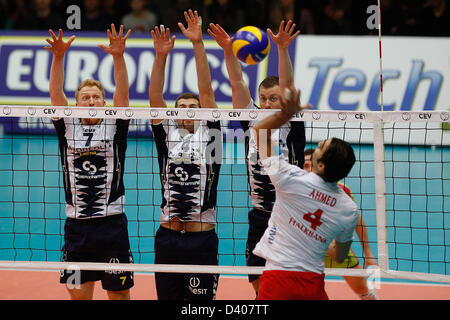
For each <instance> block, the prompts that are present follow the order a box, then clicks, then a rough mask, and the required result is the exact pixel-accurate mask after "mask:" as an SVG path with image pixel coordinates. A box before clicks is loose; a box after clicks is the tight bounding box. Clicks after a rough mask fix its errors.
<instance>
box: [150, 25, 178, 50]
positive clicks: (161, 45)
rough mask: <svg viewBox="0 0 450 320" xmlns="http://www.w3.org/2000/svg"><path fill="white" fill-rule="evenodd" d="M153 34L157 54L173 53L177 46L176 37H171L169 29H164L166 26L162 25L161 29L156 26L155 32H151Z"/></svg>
mask: <svg viewBox="0 0 450 320" xmlns="http://www.w3.org/2000/svg"><path fill="white" fill-rule="evenodd" d="M151 34H152V38H153V47H154V49H155V52H156V54H163V55H167V54H169V52H170V51H172V49H173V47H174V45H175V36H172V37H170V29H169V28H167V29H166V28H164V25H161V26H160V27H158V26H155V28H154V30H152V31H151Z"/></svg>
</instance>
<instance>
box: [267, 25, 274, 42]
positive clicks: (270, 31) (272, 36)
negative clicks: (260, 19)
mask: <svg viewBox="0 0 450 320" xmlns="http://www.w3.org/2000/svg"><path fill="white" fill-rule="evenodd" d="M266 31H267V33H268V34H269V36H270V37H271V38H272V40H273V41H274V42H275V35H274V34H273V32H272V30H271V29H270V28H267V30H266Z"/></svg>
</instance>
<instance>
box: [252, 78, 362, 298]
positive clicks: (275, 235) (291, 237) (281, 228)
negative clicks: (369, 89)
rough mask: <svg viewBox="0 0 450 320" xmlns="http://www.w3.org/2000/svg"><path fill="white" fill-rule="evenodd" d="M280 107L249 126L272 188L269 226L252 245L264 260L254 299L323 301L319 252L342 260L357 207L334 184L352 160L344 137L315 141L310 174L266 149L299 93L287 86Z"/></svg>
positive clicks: (297, 103)
mask: <svg viewBox="0 0 450 320" xmlns="http://www.w3.org/2000/svg"><path fill="white" fill-rule="evenodd" d="M289 92H290V97H289V98H288V99H287V100H286V101H284V100H283V101H282V102H281V106H282V109H281V111H279V112H277V113H275V114H273V115H271V116H268V117H267V118H265V119H264V120H262V121H261V122H259V123H258V124H257V125H255V126H254V130H255V133H256V137H257V146H258V150H259V155H260V157H261V159H262V160H261V162H262V164H263V166H264V167H265V168H266V171H267V173H268V174H269V176H270V180H271V181H272V183H273V184H274V186H275V190H276V200H275V204H274V206H273V210H272V215H271V217H270V219H269V225H268V228H267V229H266V231H265V232H264V235H263V237H262V238H261V240H260V241H259V242H258V244H257V245H256V247H255V249H254V253H255V254H256V255H258V256H261V257H263V258H264V259H266V265H265V268H264V272H263V274H262V276H261V278H260V289H259V293H258V299H260V300H266V299H273V300H279V299H281V300H291V299H292V300H301V299H305V300H322V299H323V300H326V299H328V296H327V294H326V292H325V281H324V278H325V275H324V273H323V271H324V258H325V253H326V252H327V251H328V254H329V255H330V256H331V257H332V258H333V259H334V260H336V261H337V262H339V263H342V262H343V261H344V260H345V259H346V258H347V256H348V252H349V249H350V246H351V243H352V239H353V232H354V229H355V226H356V223H357V221H358V208H357V206H356V204H355V202H354V201H352V199H350V197H348V196H347V194H346V193H345V192H344V191H343V190H342V189H341V188H340V187H339V186H338V185H337V182H338V181H339V180H341V179H342V178H344V177H346V176H347V174H348V173H349V172H350V170H351V168H352V167H353V165H354V163H355V155H354V152H353V149H352V147H351V146H350V145H349V144H348V143H347V142H345V141H343V140H340V139H337V138H329V139H327V140H324V141H321V142H320V143H319V144H318V147H317V148H316V149H315V151H314V154H313V156H312V172H311V173H308V172H307V171H305V170H303V169H300V168H299V167H298V166H295V165H292V164H289V163H288V162H287V161H286V160H285V158H284V157H283V156H281V155H279V154H278V153H274V152H273V151H272V139H271V135H270V132H271V130H276V129H278V128H279V127H280V126H281V125H283V124H284V123H285V122H286V121H288V120H289V119H290V118H291V117H292V116H293V114H294V113H295V112H297V111H300V110H301V109H302V108H301V107H300V99H299V96H300V94H299V92H298V91H296V90H295V88H294V87H293V86H292V87H291V88H290V90H289Z"/></svg>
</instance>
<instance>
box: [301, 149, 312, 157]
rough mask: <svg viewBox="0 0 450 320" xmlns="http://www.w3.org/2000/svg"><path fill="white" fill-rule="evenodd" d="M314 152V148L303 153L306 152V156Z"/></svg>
mask: <svg viewBox="0 0 450 320" xmlns="http://www.w3.org/2000/svg"><path fill="white" fill-rule="evenodd" d="M313 152H314V149H305V151H304V152H303V154H304V155H305V156H309V155H311V154H313Z"/></svg>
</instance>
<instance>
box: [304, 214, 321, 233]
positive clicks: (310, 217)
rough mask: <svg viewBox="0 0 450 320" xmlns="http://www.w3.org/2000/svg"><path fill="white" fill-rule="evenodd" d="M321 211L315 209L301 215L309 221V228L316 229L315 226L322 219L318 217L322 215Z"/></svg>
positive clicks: (319, 223) (317, 225) (318, 224)
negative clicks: (312, 211)
mask: <svg viewBox="0 0 450 320" xmlns="http://www.w3.org/2000/svg"><path fill="white" fill-rule="evenodd" d="M322 213H323V211H322V210H321V209H318V210H316V211H315V212H314V213H311V212H308V213H306V214H304V215H303V219H305V220H306V221H308V222H309V223H311V228H312V229H313V230H316V228H317V227H320V225H321V224H322V221H320V218H321V217H322Z"/></svg>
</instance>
